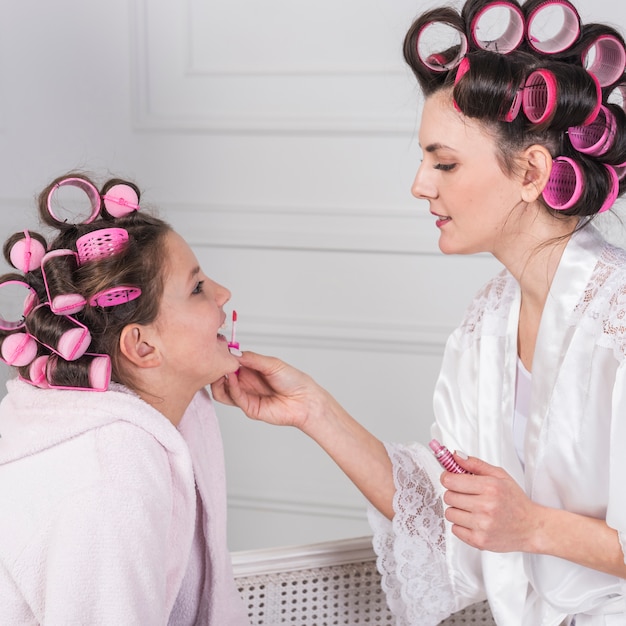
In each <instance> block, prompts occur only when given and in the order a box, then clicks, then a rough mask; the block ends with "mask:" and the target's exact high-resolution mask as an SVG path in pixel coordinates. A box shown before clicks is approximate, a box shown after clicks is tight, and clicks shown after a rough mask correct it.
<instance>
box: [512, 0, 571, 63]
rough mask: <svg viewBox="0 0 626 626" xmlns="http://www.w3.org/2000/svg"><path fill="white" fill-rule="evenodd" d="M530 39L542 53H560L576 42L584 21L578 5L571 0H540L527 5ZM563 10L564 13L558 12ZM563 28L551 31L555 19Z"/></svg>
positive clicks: (525, 6)
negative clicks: (581, 18)
mask: <svg viewBox="0 0 626 626" xmlns="http://www.w3.org/2000/svg"><path fill="white" fill-rule="evenodd" d="M524 9H525V12H526V41H527V43H528V45H529V46H530V47H531V48H532V49H533V50H535V52H539V53H541V54H557V53H559V52H563V51H564V50H567V49H568V48H570V47H571V46H573V45H574V44H575V43H576V41H577V40H578V38H579V36H580V31H581V21H580V15H579V14H578V11H577V10H576V8H575V7H574V6H573V5H572V4H571V3H570V2H568V1H567V0H538V1H535V2H532V1H531V2H528V3H526V4H525V5H524ZM556 14H560V15H556ZM559 22H560V23H561V28H560V29H559V30H558V32H556V33H554V34H549V35H548V36H545V34H544V33H551V32H552V30H553V25H554V24H555V23H557V24H558V23H559Z"/></svg>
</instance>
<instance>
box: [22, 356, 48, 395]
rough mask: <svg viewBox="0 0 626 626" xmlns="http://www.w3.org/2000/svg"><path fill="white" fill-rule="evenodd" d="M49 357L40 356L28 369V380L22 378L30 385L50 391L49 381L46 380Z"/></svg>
mask: <svg viewBox="0 0 626 626" xmlns="http://www.w3.org/2000/svg"><path fill="white" fill-rule="evenodd" d="M48 358H49V357H48V355H47V354H43V355H41V356H38V357H37V358H36V359H35V360H34V361H33V362H32V363H31V364H30V367H29V368H28V378H22V380H25V381H26V382H28V383H31V384H32V385H35V386H36V387H39V388H41V389H48V387H49V386H50V385H49V384H48V379H47V378H46V366H47V365H48Z"/></svg>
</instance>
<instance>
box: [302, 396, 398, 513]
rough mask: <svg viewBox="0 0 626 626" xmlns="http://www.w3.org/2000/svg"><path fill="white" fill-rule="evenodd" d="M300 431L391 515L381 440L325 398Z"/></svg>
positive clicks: (387, 461) (388, 467) (387, 470)
mask: <svg viewBox="0 0 626 626" xmlns="http://www.w3.org/2000/svg"><path fill="white" fill-rule="evenodd" d="M302 430H303V432H305V433H306V434H307V435H309V436H310V437H311V438H312V439H313V440H314V441H316V442H317V443H318V444H319V445H320V446H321V447H322V448H323V449H324V450H325V451H326V453H327V454H328V455H329V456H330V457H331V458H332V459H333V461H335V463H336V464H337V465H338V466H339V467H340V468H341V469H342V470H343V472H344V473H345V474H346V476H347V477H348V478H349V479H350V480H351V481H352V482H353V483H354V484H355V485H356V487H357V488H358V489H359V490H360V491H361V493H363V495H364V496H365V497H366V498H367V499H368V500H369V501H370V502H371V503H372V505H373V506H375V507H376V508H377V509H378V510H379V511H380V512H381V513H382V514H383V515H385V516H386V517H387V518H389V519H391V518H392V517H393V514H394V513H393V496H394V492H395V487H394V481H393V470H392V465H391V460H390V459H389V455H388V454H387V451H386V449H385V446H384V445H383V443H382V442H381V441H380V440H379V439H377V438H376V437H374V435H372V434H371V433H370V432H369V431H368V430H367V429H366V428H364V427H363V426H362V425H361V424H359V423H358V422H357V421H356V420H355V419H354V418H353V417H351V416H350V415H349V414H348V413H347V412H346V411H345V409H343V407H341V406H340V405H339V404H338V403H337V401H336V400H334V398H332V397H331V396H328V397H327V400H326V402H325V403H324V405H323V406H322V407H320V410H319V414H318V417H312V418H310V419H309V420H307V423H306V425H305V426H304V427H303V428H302Z"/></svg>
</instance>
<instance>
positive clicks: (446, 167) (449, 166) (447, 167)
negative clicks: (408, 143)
mask: <svg viewBox="0 0 626 626" xmlns="http://www.w3.org/2000/svg"><path fill="white" fill-rule="evenodd" d="M434 167H435V169H436V170H441V171H443V172H451V171H452V170H453V169H454V168H455V167H456V163H437V164H436V165H435V166H434Z"/></svg>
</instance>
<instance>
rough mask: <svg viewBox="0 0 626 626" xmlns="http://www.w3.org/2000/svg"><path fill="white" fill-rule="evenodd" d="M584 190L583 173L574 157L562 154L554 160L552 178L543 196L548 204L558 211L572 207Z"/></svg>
mask: <svg viewBox="0 0 626 626" xmlns="http://www.w3.org/2000/svg"><path fill="white" fill-rule="evenodd" d="M582 192H583V175H582V171H581V169H580V166H579V165H578V163H576V161H574V159H570V158H569V157H564V156H560V157H557V158H556V159H554V161H553V162H552V171H551V172H550V178H549V179H548V182H547V184H546V187H545V189H544V190H543V193H542V196H543V199H544V200H545V202H546V204H547V205H548V206H549V207H550V208H552V209H555V210H557V211H566V210H567V209H571V208H572V207H573V206H574V205H575V204H576V202H578V200H580V196H581V195H582Z"/></svg>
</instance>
